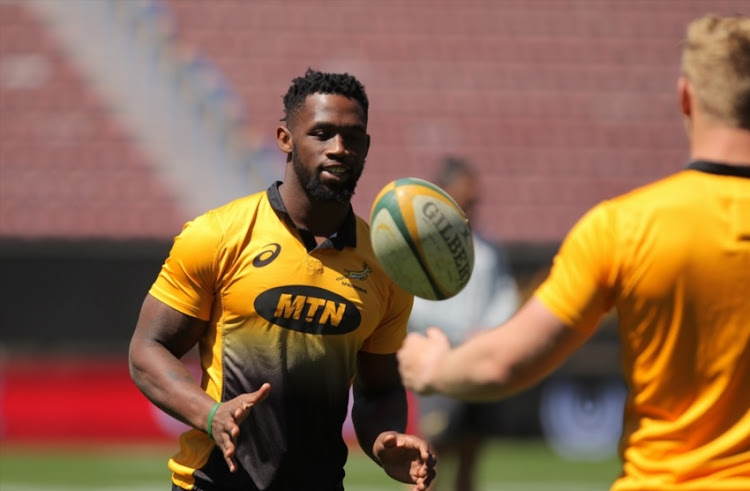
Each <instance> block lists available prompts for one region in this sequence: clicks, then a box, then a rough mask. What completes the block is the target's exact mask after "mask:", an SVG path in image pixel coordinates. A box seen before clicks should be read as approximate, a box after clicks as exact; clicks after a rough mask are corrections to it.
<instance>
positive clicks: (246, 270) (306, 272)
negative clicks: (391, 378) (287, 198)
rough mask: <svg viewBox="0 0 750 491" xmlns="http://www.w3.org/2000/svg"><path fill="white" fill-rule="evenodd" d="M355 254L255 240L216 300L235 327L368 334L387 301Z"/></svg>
mask: <svg viewBox="0 0 750 491" xmlns="http://www.w3.org/2000/svg"><path fill="white" fill-rule="evenodd" d="M370 273H371V271H370V268H369V266H368V265H367V264H366V261H365V260H363V259H362V258H361V257H360V256H359V255H358V254H357V253H356V251H355V250H344V251H337V250H335V249H330V250H322V251H313V252H311V253H308V252H307V251H306V250H305V248H304V246H302V244H299V243H294V242H287V243H278V242H268V241H255V242H252V243H250V244H249V245H248V246H247V247H246V248H245V249H244V250H243V251H242V253H241V254H240V255H239V257H238V258H237V259H236V261H235V262H234V264H233V265H232V267H231V268H228V269H227V271H226V272H225V274H224V277H223V278H222V280H221V281H220V284H219V292H218V293H219V295H217V300H219V301H221V303H222V305H221V308H222V311H223V316H224V319H225V321H226V322H229V323H232V324H235V325H237V324H246V325H260V326H277V327H280V328H284V329H290V330H292V331H297V332H303V333H309V334H323V335H334V336H335V335H344V334H348V333H352V332H355V331H358V332H359V333H361V334H364V333H366V332H367V333H369V332H371V331H372V329H374V327H375V325H377V323H378V322H379V320H380V319H381V318H382V316H383V311H384V299H383V298H381V296H379V295H378V289H377V288H375V285H374V284H373V279H372V278H371V277H370Z"/></svg>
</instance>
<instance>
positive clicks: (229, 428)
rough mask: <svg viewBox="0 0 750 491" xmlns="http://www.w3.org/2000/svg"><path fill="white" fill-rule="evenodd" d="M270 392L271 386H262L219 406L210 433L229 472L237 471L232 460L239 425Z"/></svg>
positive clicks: (233, 459) (238, 433) (235, 462)
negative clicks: (222, 455)
mask: <svg viewBox="0 0 750 491" xmlns="http://www.w3.org/2000/svg"><path fill="white" fill-rule="evenodd" d="M270 392H271V384H267V383H266V384H263V385H262V386H261V388H260V389H258V390H256V391H255V392H251V393H249V394H242V395H239V396H237V397H235V398H234V399H230V400H228V401H226V402H224V403H222V404H221V406H219V408H218V409H217V410H216V413H215V414H214V418H213V420H212V425H211V432H212V434H213V437H214V442H216V445H217V446H218V447H219V448H220V449H221V451H222V453H223V454H224V460H226V462H227V466H229V471H230V472H236V471H237V461H236V460H235V458H234V452H235V444H236V442H237V437H238V436H239V435H240V424H242V422H243V421H245V419H246V418H247V416H248V415H249V414H250V409H252V407H253V406H255V405H256V404H258V403H259V402H262V401H263V400H264V399H265V398H266V397H268V394H269V393H270Z"/></svg>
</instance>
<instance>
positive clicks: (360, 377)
mask: <svg viewBox="0 0 750 491" xmlns="http://www.w3.org/2000/svg"><path fill="white" fill-rule="evenodd" d="M400 387H402V384H401V377H400V376H399V373H398V360H397V359H396V354H395V353H389V354H376V353H368V352H366V351H360V352H359V354H358V355H357V377H356V379H355V390H357V391H364V392H367V393H377V392H382V391H388V390H392V389H394V388H400Z"/></svg>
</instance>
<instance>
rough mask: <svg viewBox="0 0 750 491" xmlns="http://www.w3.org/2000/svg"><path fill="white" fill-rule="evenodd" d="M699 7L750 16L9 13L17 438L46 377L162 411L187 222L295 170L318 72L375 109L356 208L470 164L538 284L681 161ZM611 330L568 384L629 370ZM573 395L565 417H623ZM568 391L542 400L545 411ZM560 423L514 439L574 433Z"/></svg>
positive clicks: (77, 7)
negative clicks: (577, 228)
mask: <svg viewBox="0 0 750 491" xmlns="http://www.w3.org/2000/svg"><path fill="white" fill-rule="evenodd" d="M706 12H716V13H722V14H731V13H743V14H748V13H750V5H748V2H747V0H627V1H625V0H483V1H482V0H432V1H430V0H411V1H409V0H398V1H397V0H382V1H365V0H350V1H344V0H285V1H273V0H253V1H244V0H213V1H211V2H206V1H202V0H97V1H92V0H0V271H2V279H3V287H2V289H3V293H2V295H0V303H1V309H0V332H1V333H2V335H1V337H0V370H2V374H1V376H2V377H3V380H4V382H3V383H0V387H2V389H0V392H2V394H0V404H1V406H0V409H2V411H3V415H2V417H3V421H4V424H3V425H2V426H0V438H2V437H5V438H22V437H29V436H30V435H29V433H28V432H29V431H30V430H29V429H28V428H25V427H24V425H23V422H24V421H25V419H24V418H26V417H31V416H30V413H29V407H30V406H31V405H32V404H33V401H34V397H39V395H38V394H39V392H40V391H39V390H37V389H36V388H35V387H34V385H33V381H34V380H36V379H34V378H33V377H34V376H39V377H42V378H45V379H46V380H47V385H48V386H55V384H54V383H50V382H49V381H50V377H52V379H53V381H54V377H55V376H58V377H68V378H66V379H65V380H68V379H72V380H75V378H76V377H78V376H84V375H85V376H86V377H90V376H91V367H92V366H93V365H91V363H98V365H96V367H98V368H97V371H98V373H99V374H100V375H101V377H102V379H101V380H102V382H101V386H102V387H103V388H106V387H118V389H117V390H115V389H111V390H110V392H111V393H112V394H111V397H115V398H117V397H119V398H121V399H122V402H121V404H123V405H125V407H129V408H131V409H130V410H131V411H135V412H137V411H141V412H143V411H146V410H147V409H148V406H146V405H145V403H144V404H143V405H139V404H141V402H140V400H138V401H135V402H133V401H134V400H135V399H133V400H131V399H130V398H131V397H132V398H137V397H138V394H137V392H136V391H135V389H134V387H131V386H130V385H131V384H130V383H129V379H128V377H127V366H126V364H125V356H126V351H127V341H128V339H129V337H130V334H131V331H132V328H133V327H134V325H135V320H136V316H137V314H138V309H139V307H140V303H141V301H142V299H143V296H144V295H145V293H146V291H147V289H148V287H149V286H150V284H151V282H152V281H153V279H154V277H155V275H156V273H157V272H158V269H159V267H160V265H161V262H162V261H163V259H164V258H165V257H166V254H167V253H168V250H169V247H170V245H171V241H172V239H173V237H174V236H175V235H177V234H178V233H179V231H180V229H181V227H182V225H183V223H184V222H185V221H186V220H189V219H190V218H192V217H193V216H195V215H197V214H199V213H201V212H203V211H205V210H206V209H208V208H211V207H214V206H218V205H220V204H222V203H224V202H226V201H229V200H231V199H233V198H236V197H239V196H242V195H245V194H248V193H252V192H255V191H259V190H262V189H265V188H266V187H268V185H269V184H270V183H271V182H272V181H273V180H275V179H278V178H280V177H281V176H282V173H283V168H284V157H283V155H282V154H281V153H280V152H279V151H278V149H277V148H276V146H275V141H274V139H273V138H274V129H275V127H276V125H277V124H278V123H279V120H280V118H281V117H282V115H283V111H282V95H283V94H284V93H285V92H286V89H287V87H288V86H289V85H290V83H291V79H292V78H293V77H295V76H298V75H300V74H302V73H303V72H304V71H305V69H306V68H307V67H313V68H316V69H319V70H323V71H348V72H350V73H352V74H354V75H356V76H357V77H358V78H359V79H360V80H361V81H362V82H363V83H364V85H365V87H366V89H367V91H368V94H369V96H370V101H371V109H370V123H369V131H370V133H371V135H372V148H371V151H370V154H369V156H368V161H367V166H366V169H365V173H364V176H363V179H362V181H361V182H360V185H359V187H358V190H357V194H356V196H355V199H354V206H355V210H356V211H357V212H358V213H359V214H360V215H363V216H368V215H369V209H370V203H371V201H372V199H373V198H374V196H375V195H376V193H377V192H378V190H379V189H380V188H381V187H382V186H383V185H385V184H386V183H387V182H388V181H390V180H392V179H395V178H398V177H404V176H416V177H428V176H429V175H431V171H432V169H433V166H434V165H435V163H436V162H437V161H438V160H439V159H440V158H441V157H442V156H444V155H446V154H453V155H460V156H463V157H465V158H467V159H469V160H471V161H472V162H474V163H476V164H477V165H478V166H480V168H481V169H482V171H481V172H482V186H483V187H484V189H483V193H482V195H483V196H484V199H483V201H482V203H481V208H480V209H479V210H478V215H479V217H478V221H479V223H478V226H479V227H480V228H481V230H483V231H484V232H485V233H487V234H488V235H489V236H490V238H492V239H495V240H498V241H501V242H502V243H503V244H504V245H505V246H506V248H507V249H508V250H509V252H510V255H511V259H512V262H513V265H514V268H515V272H516V275H517V277H518V280H519V283H520V284H521V285H522V286H524V287H525V288H526V292H527V293H528V292H529V291H530V290H531V289H532V288H533V287H534V286H535V284H536V283H537V282H538V281H539V280H540V278H541V277H542V275H543V274H544V271H545V268H546V267H547V266H548V264H549V261H550V259H551V257H552V255H553V254H554V252H555V250H556V248H557V246H558V244H559V241H560V240H561V239H562V237H563V234H564V233H565V231H566V230H568V228H569V227H570V226H571V225H572V224H573V223H574V222H575V221H576V220H577V218H578V217H579V216H580V215H581V214H582V213H583V212H584V211H585V210H586V209H588V208H589V207H590V206H592V205H593V204H594V203H596V202H598V201H600V200H602V199H606V198H608V197H610V196H613V195H615V194H618V193H621V192H624V191H626V190H628V189H631V188H633V187H635V186H638V185H640V184H643V183H646V182H648V181H651V180H654V179H656V178H659V177H662V176H665V175H667V174H669V173H671V172H674V171H676V170H678V169H680V168H681V167H682V166H683V165H685V164H686V163H687V158H688V154H687V146H686V140H685V136H684V133H683V129H682V122H681V120H680V118H679V116H678V111H677V100H676V95H675V83H676V78H677V76H678V75H679V53H680V49H681V45H680V44H681V40H682V37H683V34H684V29H685V25H686V23H687V22H688V21H689V20H690V19H692V18H693V17H695V16H698V15H701V14H704V13H706ZM614 326H615V320H614V318H612V319H609V320H608V325H607V326H604V328H603V329H602V330H601V333H600V335H599V336H597V338H595V339H593V340H592V342H591V343H590V346H589V347H588V349H586V350H584V351H582V352H581V354H580V355H577V356H576V358H575V359H573V360H571V362H570V363H569V364H568V365H566V367H564V370H563V371H561V373H562V374H563V376H564V375H565V374H568V377H567V378H566V380H565V383H569V382H570V381H571V377H572V379H573V380H574V381H575V380H578V381H580V380H584V379H587V377H588V378H592V377H593V378H594V379H596V380H598V381H600V380H602V379H606V380H609V378H610V377H615V378H616V376H617V371H618V360H617V354H616V350H617V346H616V343H615V342H614V332H613V329H614ZM81 363H84V364H83V365H81ZM61 367H62V368H61ZM78 370H79V371H80V373H79V372H78ZM24 377H31V378H24ZM113 380H118V382H117V383H118V384H120V385H116V384H115V385H113V384H114V382H112V381H113ZM563 385H564V384H563ZM561 386H562V385H560V384H558V385H556V386H555V387H554V388H555V389H556V390H557V389H560V387H561ZM60 387H62V385H61V386H60ZM587 387H589V388H590V385H589V386H587ZM606 387H607V389H606V390H605V391H604V392H605V393H607V394H608V392H607V391H609V390H612V388H613V385H612V384H606ZM579 389H580V388H576V387H573V388H570V387H569V388H568V390H566V391H563V392H562V393H563V397H562V399H561V398H560V395H559V394H558V395H557V396H556V397H558V398H557V399H555V401H557V402H556V405H553V407H556V408H560V407H562V406H560V404H569V405H570V406H571V407H573V406H576V405H580V406H581V407H584V408H588V409H584V410H583V411H584V413H585V412H586V411H597V410H598V409H597V408H598V407H604V406H606V404H600V403H599V402H598V398H599V397H600V395H601V393H602V391H594V392H590V391H589V392H588V393H585V394H583V395H581V394H578V392H579ZM60 390H61V391H63V389H60ZM70 390H71V389H70V387H67V388H66V390H65V391H64V393H67V394H69V393H70ZM88 390H89V389H88V388H86V387H80V391H81V392H82V394H83V393H86V392H88ZM102 390H105V389H102ZM586 390H588V389H586ZM614 390H615V395H614V396H612V397H615V398H616V397H620V396H619V394H620V393H619V392H617V390H616V389H614ZM14 391H15V392H14ZM19 391H20V392H19ZM584 392H585V390H584ZM82 394H80V395H82ZM123 394H125V395H123ZM133 394H135V395H133ZM550 394H552V395H550ZM571 394H573V396H574V397H573V399H570V395H571ZM553 396H555V392H554V391H552V390H551V391H548V392H547V393H539V392H536V393H532V394H531V395H530V396H529V397H531V399H530V401H531V402H528V401H527V402H528V403H530V404H535V405H538V406H539V408H540V410H539V413H544V412H545V409H544V408H545V407H548V406H545V404H547V403H548V400H549V397H553ZM566 397H567V398H568V399H570V400H572V401H573V402H570V403H566V402H565V400H566V399H565V398H566ZM606 399H607V400H608V401H611V400H612V398H611V397H609V396H607V397H606ZM118 400H119V399H118ZM618 400H619V399H618ZM559 401H563V402H559ZM581 401H583V403H582V402H581ZM149 410H150V409H149ZM573 412H575V411H573ZM78 413H79V414H78V416H80V418H84V417H88V416H89V415H86V414H83V415H81V414H80V406H79V407H78ZM520 413H522V414H529V412H528V411H526V410H525V409H524V410H523V411H520ZM552 413H556V414H562V415H563V416H566V415H567V416H566V417H568V418H569V419H570V420H572V421H574V420H575V419H576V418H578V416H576V414H580V411H578V413H575V414H573V413H571V414H570V415H568V413H567V412H565V411H559V410H558V411H552ZM533 414H536V413H533ZM592 414H593V413H592ZM607 414H610V413H607ZM71 417H72V416H71ZM602 421H604V423H602V424H606V425H610V426H611V424H612V423H611V421H610V420H608V419H606V418H604V419H602ZM57 423H59V422H57ZM37 424H38V422H37ZM154 424H155V425H156V423H154ZM545 424H546V423H545ZM545 424H543V423H541V422H540V421H538V420H534V421H532V422H529V421H519V422H517V424H515V426H514V428H515V429H516V430H515V431H519V432H524V431H528V432H530V433H533V432H535V431H548V432H551V433H550V434H559V433H560V431H558V430H559V428H558V429H555V428H551V429H550V428H547V429H546V430H545ZM60 426H61V425H60V424H57V425H56V427H58V432H60V431H62V432H65V431H69V432H70V434H80V431H81V427H79V426H78V423H76V422H75V421H71V422H69V424H67V426H66V425H62V426H63V429H62V430H60V429H59V427H60ZM157 426H158V425H156V426H148V425H146V426H142V428H146V429H144V430H143V433H144V435H140V436H148V435H152V434H153V433H154V432H156V431H161V430H158V428H157ZM65 428H67V430H65ZM95 428H96V427H95ZM159 428H162V427H159ZM524 428H527V429H524ZM162 429H163V428H162ZM38 431H39V432H40V435H41V434H43V431H47V432H49V429H44V428H42V429H39V430H38ZM87 431H89V430H87ZM91 431H95V432H103V433H107V431H110V430H108V429H106V428H99V429H95V430H90V432H91ZM555 432H557V433H555ZM563 433H564V432H563ZM579 433H580V432H579ZM599 433H601V432H599ZM47 434H49V433H47ZM31 436H33V435H31ZM130 436H133V437H139V435H138V434H133V433H132V432H131V434H130Z"/></svg>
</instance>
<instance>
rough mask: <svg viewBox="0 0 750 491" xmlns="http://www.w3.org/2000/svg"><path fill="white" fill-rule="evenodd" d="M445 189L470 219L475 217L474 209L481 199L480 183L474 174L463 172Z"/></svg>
mask: <svg viewBox="0 0 750 491" xmlns="http://www.w3.org/2000/svg"><path fill="white" fill-rule="evenodd" d="M443 189H444V190H445V192H447V193H448V194H449V195H450V196H451V198H453V200H454V201H455V202H456V204H457V205H458V206H460V207H461V209H462V210H463V211H464V213H466V217H467V218H468V219H469V220H471V219H472V218H474V210H475V208H476V205H477V203H478V201H479V183H478V182H477V179H476V178H475V177H474V176H473V175H468V174H461V175H459V176H457V177H456V178H455V180H454V181H453V182H452V183H451V184H450V185H446V186H445V187H444V188H443Z"/></svg>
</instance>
